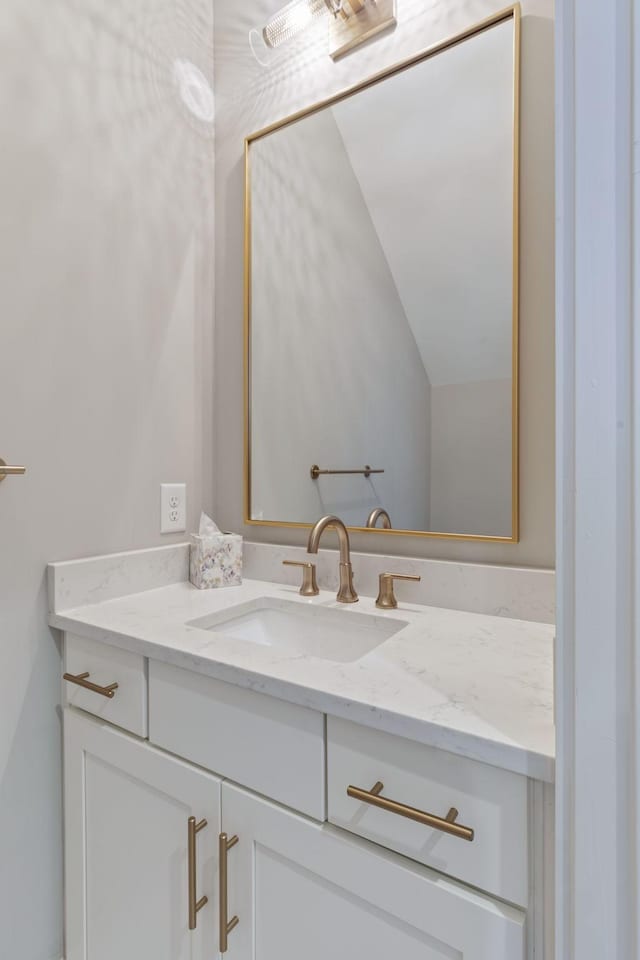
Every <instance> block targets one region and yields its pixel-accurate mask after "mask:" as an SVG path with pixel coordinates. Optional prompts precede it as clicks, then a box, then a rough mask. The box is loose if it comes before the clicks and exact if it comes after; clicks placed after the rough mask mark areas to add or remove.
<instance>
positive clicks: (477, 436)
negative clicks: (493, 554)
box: [431, 380, 511, 537]
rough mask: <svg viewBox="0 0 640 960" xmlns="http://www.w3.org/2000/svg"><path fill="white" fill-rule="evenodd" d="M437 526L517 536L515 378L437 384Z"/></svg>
mask: <svg viewBox="0 0 640 960" xmlns="http://www.w3.org/2000/svg"><path fill="white" fill-rule="evenodd" d="M431 464H432V468H431V527H432V529H433V530H451V531H454V532H455V533H476V534H479V535H481V536H482V535H483V534H490V535H491V536H495V537H508V536H510V535H511V380H481V381H479V382H477V383H449V384H441V385H439V386H436V387H432V388H431Z"/></svg>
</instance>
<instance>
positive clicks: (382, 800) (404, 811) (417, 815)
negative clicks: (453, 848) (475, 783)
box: [347, 780, 474, 840]
mask: <svg viewBox="0 0 640 960" xmlns="http://www.w3.org/2000/svg"><path fill="white" fill-rule="evenodd" d="M383 787H384V784H383V783H381V782H380V780H378V782H377V783H375V784H374V785H373V786H372V787H371V790H363V789H362V788H361V787H352V786H349V787H347V796H349V797H353V799H354V800H361V801H362V802H363V803H370V804H371V805H372V806H374V807H380V808H381V809H382V810H388V811H389V813H397V814H398V816H400V817H407V818H408V819H409V820H415V821H416V823H422V824H424V825H425V827H433V828H434V829H435V830H442V832H443V833H450V834H451V836H452V837H458V838H459V839H460V840H473V836H474V834H473V830H472V829H471V827H463V826H462V824H460V823H456V822H455V821H456V819H457V817H458V811H457V810H456V808H455V807H451V809H450V810H449V813H448V814H447V815H446V817H437V816H436V815H435V814H433V813H426V812H425V811H424V810H418V809H416V807H408V806H407V805H406V804H405V803H398V801H397V800H388V799H387V798H386V797H381V796H380V794H381V792H382V789H383Z"/></svg>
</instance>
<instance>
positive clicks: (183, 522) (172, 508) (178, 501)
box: [160, 483, 187, 533]
mask: <svg viewBox="0 0 640 960" xmlns="http://www.w3.org/2000/svg"><path fill="white" fill-rule="evenodd" d="M186 529H187V485H186V483H161V484H160V533H184V531H185V530H186Z"/></svg>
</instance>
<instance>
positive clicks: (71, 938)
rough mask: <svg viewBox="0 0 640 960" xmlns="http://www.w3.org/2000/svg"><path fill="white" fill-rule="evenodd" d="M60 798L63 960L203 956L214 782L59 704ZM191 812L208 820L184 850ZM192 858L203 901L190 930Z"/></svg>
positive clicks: (202, 959)
mask: <svg viewBox="0 0 640 960" xmlns="http://www.w3.org/2000/svg"><path fill="white" fill-rule="evenodd" d="M64 802H65V894H66V896H65V915H66V925H65V926H66V931H65V941H66V954H65V960H210V958H211V957H212V956H214V955H215V951H212V944H215V943H217V937H218V931H217V920H218V886H217V884H218V860H217V858H218V834H219V832H220V780H219V779H218V778H217V777H214V776H212V775H211V774H209V773H206V772H205V771H204V770H200V769H198V768H197V767H194V766H191V765H190V764H187V763H184V762H183V761H181V760H178V759H176V758H175V757H171V756H169V755H168V754H165V753H162V752H161V751H159V750H156V749H154V748H153V747H150V746H149V745H148V744H146V743H145V742H144V741H142V740H136V739H134V738H133V737H131V736H128V735H126V734H123V733H121V732H120V731H119V730H117V729H116V728H115V727H112V726H109V725H108V724H106V723H104V722H103V721H100V720H95V719H93V718H90V717H87V716H84V715H82V714H79V713H76V712H75V711H73V710H69V709H67V710H66V711H65V718H64ZM190 817H195V818H196V821H197V823H198V824H199V823H201V822H202V820H206V826H204V827H202V828H201V829H200V830H199V831H198V832H197V833H196V836H195V850H192V851H191V857H190V854H189V818H190ZM192 829H193V828H192ZM190 860H191V862H192V864H193V867H194V868H195V880H196V883H195V891H192V896H193V895H195V898H196V899H197V900H200V898H201V897H203V896H206V897H207V898H208V902H207V903H206V904H205V905H204V906H203V907H202V908H201V909H200V910H199V911H198V912H197V914H196V926H195V929H193V930H190V929H189V895H190V890H189V865H190Z"/></svg>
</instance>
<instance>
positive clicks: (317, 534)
mask: <svg viewBox="0 0 640 960" xmlns="http://www.w3.org/2000/svg"><path fill="white" fill-rule="evenodd" d="M328 527H332V528H333V529H334V530H335V531H336V533H337V534H338V544H339V546H340V588H339V590H338V595H337V599H338V600H339V601H340V603H356V601H357V600H358V594H357V593H356V591H355V589H354V587H353V569H352V567H351V550H350V545H349V532H348V530H347V528H346V527H345V525H344V523H343V522H342V520H341V519H340V517H335V516H333V515H329V516H327V517H322V518H321V519H320V520H318V522H317V523H316V524H314V526H313V527H312V529H311V532H310V533H309V542H308V544H307V553H317V552H318V547H319V545H320V538H321V537H322V534H323V533H324V531H325V530H326V529H327V528H328Z"/></svg>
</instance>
